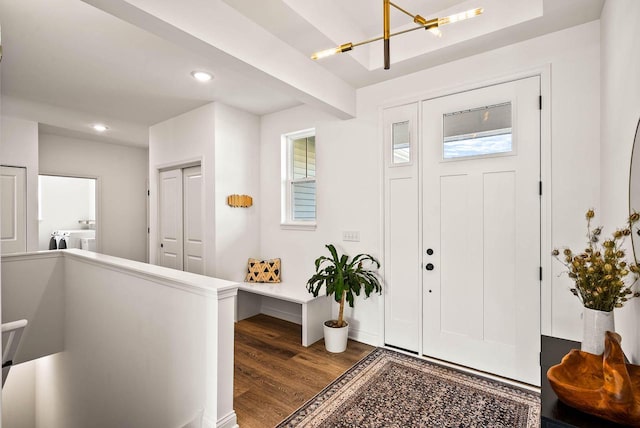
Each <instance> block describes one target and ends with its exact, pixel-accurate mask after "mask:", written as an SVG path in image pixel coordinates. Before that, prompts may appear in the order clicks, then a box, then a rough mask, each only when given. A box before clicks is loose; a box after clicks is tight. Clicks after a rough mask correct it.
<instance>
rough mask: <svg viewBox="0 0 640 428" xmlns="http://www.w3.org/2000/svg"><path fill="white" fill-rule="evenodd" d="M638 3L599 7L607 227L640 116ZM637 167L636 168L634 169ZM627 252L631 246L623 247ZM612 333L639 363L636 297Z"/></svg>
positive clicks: (639, 303) (624, 206) (620, 209)
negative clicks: (600, 13) (600, 15)
mask: <svg viewBox="0 0 640 428" xmlns="http://www.w3.org/2000/svg"><path fill="white" fill-rule="evenodd" d="M638 22H640V2H637V1H634V0H615V1H612V0H607V2H606V3H605V6H604V8H603V10H602V17H601V32H602V47H601V48H602V50H601V53H602V58H601V71H602V85H601V91H602V128H601V134H600V137H601V144H602V146H601V150H600V158H601V164H600V165H601V169H602V174H601V177H602V179H601V183H602V184H601V186H602V216H601V217H600V221H601V222H602V223H603V224H604V225H606V227H607V228H608V230H609V231H611V230H613V229H614V228H615V227H621V226H622V225H623V223H624V221H625V219H626V217H627V216H628V214H629V200H628V197H629V193H628V189H629V187H628V186H629V163H630V160H631V151H632V146H633V140H634V137H635V131H636V127H637V125H638V119H640V56H638V46H640V31H639V29H638V28H639V27H638ZM637 167H638V166H636V168H637ZM628 250H629V254H630V252H631V246H630V245H629V246H628ZM615 316H616V318H615V321H616V331H618V332H619V333H620V334H621V336H622V345H623V348H624V349H625V352H626V353H627V356H628V357H629V358H630V359H631V361H632V362H633V363H635V364H638V363H639V361H640V330H638V325H639V324H640V300H639V299H635V300H632V301H630V302H628V303H627V304H626V305H625V307H624V308H622V309H619V310H616V315H615Z"/></svg>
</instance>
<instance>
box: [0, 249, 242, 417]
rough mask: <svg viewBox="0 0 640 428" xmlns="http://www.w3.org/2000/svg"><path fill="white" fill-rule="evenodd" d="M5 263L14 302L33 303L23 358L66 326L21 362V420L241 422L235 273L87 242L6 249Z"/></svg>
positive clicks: (17, 392)
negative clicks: (102, 250) (236, 398)
mask: <svg viewBox="0 0 640 428" xmlns="http://www.w3.org/2000/svg"><path fill="white" fill-rule="evenodd" d="M2 272H3V278H2V283H3V286H4V287H5V291H6V290H7V288H8V290H9V291H12V293H6V294H5V295H4V296H3V297H4V299H3V301H5V302H6V303H7V305H8V306H7V308H4V309H5V312H11V311H14V312H15V311H16V310H18V309H20V308H22V307H25V306H28V308H27V309H28V310H27V311H26V312H29V313H28V314H27V313H25V314H24V316H25V318H27V319H28V320H29V325H28V327H27V330H26V331H25V334H24V336H23V340H24V342H23V343H22V344H21V347H20V349H19V358H18V359H19V360H23V359H24V357H25V354H27V353H28V352H29V351H30V350H32V349H33V345H39V346H41V345H42V344H43V343H45V342H46V341H47V340H48V341H51V340H50V338H48V337H47V334H49V335H50V336H52V338H54V339H55V338H59V337H61V335H63V336H64V349H62V348H58V349H53V350H51V349H49V350H48V352H57V353H56V354H54V355H48V356H46V357H45V358H42V359H39V360H37V361H36V363H35V372H34V369H33V367H32V366H31V365H29V366H22V365H19V366H17V367H16V368H15V369H12V370H11V373H10V374H9V379H12V381H11V382H12V383H7V385H6V388H5V389H3V394H5V392H8V391H9V389H8V388H13V391H12V392H13V393H12V394H11V395H9V396H7V398H8V399H7V400H6V401H5V404H6V405H11V404H13V405H20V407H18V408H14V409H12V411H9V412H7V418H9V420H10V421H11V422H12V423H14V422H15V423H16V425H15V426H19V427H46V428H55V427H64V428H74V427H78V428H81V427H87V426H95V427H115V426H118V427H124V426H132V427H138V426H139V427H166V428H176V427H182V426H185V424H187V423H189V422H191V421H194V420H196V419H197V420H198V421H201V420H202V417H203V415H204V418H205V425H200V424H199V423H197V424H195V425H193V426H205V427H213V426H219V427H231V426H234V424H235V421H236V418H235V413H234V412H233V405H232V404H233V312H234V311H233V302H234V296H235V293H236V285H235V284H233V283H230V282H228V281H222V280H219V279H215V278H208V277H203V276H200V275H194V274H190V273H184V272H178V271H175V270H172V269H166V268H162V267H158V266H150V265H147V264H143V263H139V262H134V261H130V260H124V259H119V258H114V257H109V256H105V255H102V254H96V253H89V252H84V251H80V250H68V251H55V252H54V251H51V252H40V253H31V254H26V255H19V256H18V255H16V256H11V255H10V256H4V257H3V260H2ZM34 273H37V275H35V274H34ZM34 275H35V276H34ZM25 278H30V282H29V283H30V285H32V286H25V284H24V279H25ZM43 285H44V287H43ZM42 288H44V289H45V291H44V292H42V290H41V289H42ZM32 289H33V290H32ZM21 297H22V299H20V298H21ZM149 302H153V304H149ZM9 305H10V306H9ZM61 308H63V309H62V310H61ZM23 312H24V311H23ZM52 312H55V313H56V314H57V315H59V316H58V317H57V318H56V319H52V318H51V317H50V316H49V315H50V314H51V313H52ZM34 328H37V329H38V331H37V333H38V335H37V336H38V340H34V339H35V336H34V330H33V329H34ZM30 329H31V330H30ZM60 342H61V341H60ZM41 347H42V346H41ZM40 350H42V349H40ZM63 350H64V352H60V351H63ZM29 355H31V354H29ZM23 369H24V370H26V372H25V373H22V371H23ZM14 370H15V371H14ZM34 373H35V374H34ZM18 380H19V381H20V382H21V383H22V384H21V385H16V384H15V382H16V381H18ZM34 382H35V387H34ZM34 390H35V393H34ZM31 406H33V407H31ZM33 415H35V416H33ZM33 420H35V424H33ZM194 422H195V421H194ZM8 428H11V426H9V427H8Z"/></svg>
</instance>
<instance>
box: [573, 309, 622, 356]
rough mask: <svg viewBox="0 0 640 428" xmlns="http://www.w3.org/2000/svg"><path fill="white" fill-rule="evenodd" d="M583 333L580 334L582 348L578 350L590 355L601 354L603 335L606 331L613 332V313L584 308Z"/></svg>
mask: <svg viewBox="0 0 640 428" xmlns="http://www.w3.org/2000/svg"><path fill="white" fill-rule="evenodd" d="M582 323H583V327H584V331H583V334H582V346H581V347H580V349H581V350H582V351H585V352H589V353H590V354H596V355H599V354H602V353H603V352H604V334H605V332H607V331H615V325H614V322H613V311H611V312H603V311H597V310H595V309H589V308H584V311H583V313H582Z"/></svg>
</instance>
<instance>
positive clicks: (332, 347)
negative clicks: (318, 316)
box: [324, 321, 349, 353]
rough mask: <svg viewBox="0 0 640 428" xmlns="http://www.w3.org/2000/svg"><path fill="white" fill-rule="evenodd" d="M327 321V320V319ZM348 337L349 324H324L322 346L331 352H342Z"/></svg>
mask: <svg viewBox="0 0 640 428" xmlns="http://www.w3.org/2000/svg"><path fill="white" fill-rule="evenodd" d="M327 322H329V321H327ZM348 338H349V324H347V325H345V326H344V327H329V326H328V325H327V323H325V324H324V346H325V348H327V351H329V352H333V353H339V352H344V351H345V350H346V349H347V339H348Z"/></svg>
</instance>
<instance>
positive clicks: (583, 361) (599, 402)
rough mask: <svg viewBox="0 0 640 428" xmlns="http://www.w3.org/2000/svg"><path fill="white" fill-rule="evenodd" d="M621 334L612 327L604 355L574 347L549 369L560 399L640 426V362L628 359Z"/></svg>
mask: <svg viewBox="0 0 640 428" xmlns="http://www.w3.org/2000/svg"><path fill="white" fill-rule="evenodd" d="M620 340H621V338H620V335H619V334H617V333H613V332H610V331H608V332H607V333H606V336H605V350H604V353H603V354H602V355H595V354H590V353H588V352H583V351H578V350H577V349H572V350H571V352H569V353H568V354H567V355H565V356H564V357H563V358H562V362H561V363H560V364H558V365H555V366H553V367H551V368H550V369H549V370H548V371H547V378H548V379H549V383H550V384H551V388H553V390H554V391H555V393H556V395H557V396H558V398H559V399H560V401H562V402H564V403H565V404H567V405H569V406H571V407H575V408H576V409H578V410H581V411H583V412H585V413H589V414H592V415H596V416H599V417H601V418H604V419H608V420H610V421H613V422H617V423H620V424H624V425H632V426H640V366H636V365H633V364H627V363H625V356H624V353H623V352H622V347H621V346H620Z"/></svg>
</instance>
